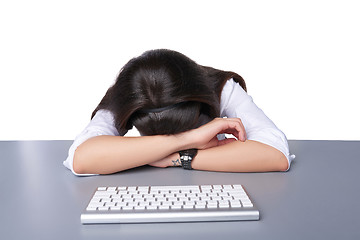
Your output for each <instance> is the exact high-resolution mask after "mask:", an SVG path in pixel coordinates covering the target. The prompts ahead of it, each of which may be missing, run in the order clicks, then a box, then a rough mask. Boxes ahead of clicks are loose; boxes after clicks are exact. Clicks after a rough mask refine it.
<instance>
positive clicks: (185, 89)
mask: <svg viewBox="0 0 360 240" xmlns="http://www.w3.org/2000/svg"><path fill="white" fill-rule="evenodd" d="M230 78H233V79H234V80H235V81H237V82H238V83H239V84H240V85H241V86H242V87H243V88H244V89H245V91H246V85H245V81H244V80H243V79H242V77H240V76H239V75H238V74H236V73H233V72H225V71H220V70H217V69H214V68H210V67H204V66H201V65H198V64H197V63H196V62H194V61H193V60H191V59H190V58H188V57H186V56H185V55H183V54H181V53H179V52H175V51H171V50H167V49H159V50H150V51H147V52H145V53H143V54H142V55H141V56H139V57H136V58H133V59H131V60H130V61H129V62H128V63H127V64H125V66H124V67H123V68H122V69H121V71H120V73H119V75H118V77H117V79H116V81H115V84H114V85H113V86H112V87H110V88H109V89H108V91H107V92H106V94H105V96H104V97H103V99H102V100H101V102H100V104H99V105H98V106H97V108H96V109H95V110H94V111H93V114H92V117H94V115H95V114H96V112H97V111H98V110H99V109H107V110H110V111H111V112H112V113H113V114H114V120H115V127H116V129H117V130H118V131H119V134H120V135H124V134H125V133H126V132H127V131H128V130H129V129H131V128H132V127H133V126H135V127H136V128H137V129H138V130H139V132H140V133H141V134H142V135H164V134H176V133H179V132H184V131H187V130H190V129H193V128H196V127H198V126H200V125H202V124H205V123H207V122H209V121H211V120H212V119H214V118H216V117H219V116H220V95H221V91H222V88H223V86H224V84H225V82H226V80H228V79H230Z"/></svg>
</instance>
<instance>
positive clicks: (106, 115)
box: [63, 109, 119, 176]
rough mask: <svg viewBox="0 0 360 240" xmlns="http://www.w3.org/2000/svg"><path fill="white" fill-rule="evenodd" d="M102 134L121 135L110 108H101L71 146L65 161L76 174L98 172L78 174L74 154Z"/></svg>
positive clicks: (65, 164)
mask: <svg viewBox="0 0 360 240" xmlns="http://www.w3.org/2000/svg"><path fill="white" fill-rule="evenodd" d="M100 135H111V136H119V132H118V131H117V129H116V128H115V124H114V116H113V114H112V113H111V112H110V111H108V110H103V109H100V110H99V111H97V112H96V114H95V116H94V117H93V118H92V119H91V121H90V123H89V124H88V125H87V126H86V128H85V129H84V130H83V131H82V132H81V133H80V134H79V135H77V136H76V138H75V140H74V142H73V144H72V145H71V146H70V148H69V153H68V157H67V159H66V160H65V161H64V162H63V164H64V166H65V167H67V168H68V169H70V170H71V171H72V173H73V174H75V175H76V176H92V175H98V174H78V173H76V172H75V171H74V168H73V162H74V154H75V150H76V149H77V147H78V146H79V145H80V144H82V143H83V142H85V141H86V140H88V139H90V138H92V137H95V136H100Z"/></svg>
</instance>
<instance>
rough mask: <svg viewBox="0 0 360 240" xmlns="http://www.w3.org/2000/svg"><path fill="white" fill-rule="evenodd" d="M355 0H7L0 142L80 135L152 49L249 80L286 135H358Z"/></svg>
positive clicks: (0, 20) (1, 22)
mask: <svg viewBox="0 0 360 240" xmlns="http://www.w3.org/2000/svg"><path fill="white" fill-rule="evenodd" d="M359 6H360V4H359V3H358V1H355V0H354V1H349V0H339V1H331V0H328V1H318V0H305V1H304V0H302V1H286V0H284V1H279V0H273V1H266V0H264V1H256V0H252V1H239V0H237V1H210V0H206V1H201V0H196V1H195V0H190V1H187V0H181V1H156V0H152V1H136V0H132V1H119V0H117V1H110V0H106V1H104V0H98V1H91V0H84V1H77V0H62V1H50V0H44V1H39V0H32V1H26V0H23V1H18V0H11V1H0V107H1V113H0V114H1V115H0V140H27V139H73V138H74V137H75V135H77V134H78V133H79V132H80V131H81V130H82V129H83V128H84V127H85V125H86V124H87V123H88V121H89V119H90V114H91V112H92V110H93V109H94V108H95V107H96V105H97V104H98V103H99V101H100V100H101V98H102V97H103V95H104V94H105V91H106V90H107V88H108V87H109V86H110V85H111V84H112V83H113V82H114V79H115V77H116V75H117V73H118V72H119V70H120V68H121V67H122V66H123V65H124V64H125V63H126V62H127V61H128V60H129V59H130V58H132V57H134V56H137V55H140V54H141V53H142V52H144V51H146V50H149V49H155V48H169V49H173V50H177V51H180V52H182V53H184V54H185V55H187V56H189V57H190V58H192V59H194V60H195V61H197V62H198V63H199V64H202V65H209V66H212V67H216V68H220V69H223V70H231V71H235V72H237V73H239V74H240V75H242V76H243V77H244V79H245V80H246V82H247V85H248V93H249V94H250V95H251V96H252V97H253V99H254V101H255V103H256V104H257V105H258V106H259V107H260V108H262V109H263V110H264V112H265V113H266V114H267V115H268V116H269V117H270V118H271V119H272V120H273V121H274V122H275V123H276V124H277V126H278V127H279V128H280V129H281V130H283V131H284V132H285V134H286V135H287V137H288V138H289V139H329V140H331V139H342V140H360V128H359V127H358V124H359V122H360V115H359V114H358V113H357V110H356V109H357V105H358V104H359V103H360V95H359V94H358V92H359V90H358V88H359V86H360V84H359V80H360V71H359V69H360V68H359V67H360V46H359V45H360V44H359V43H360V30H359V29H360V14H359V12H360V7H359Z"/></svg>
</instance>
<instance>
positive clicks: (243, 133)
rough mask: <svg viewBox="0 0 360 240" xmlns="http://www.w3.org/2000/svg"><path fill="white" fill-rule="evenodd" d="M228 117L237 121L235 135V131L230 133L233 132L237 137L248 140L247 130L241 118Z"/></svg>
mask: <svg viewBox="0 0 360 240" xmlns="http://www.w3.org/2000/svg"><path fill="white" fill-rule="evenodd" d="M227 119H228V120H229V121H232V122H234V123H235V129H236V131H237V133H236V134H235V135H234V133H230V134H233V135H234V136H235V137H236V138H237V139H239V140H240V141H242V142H244V141H245V140H246V131H245V127H244V125H243V123H242V121H241V119H240V118H227Z"/></svg>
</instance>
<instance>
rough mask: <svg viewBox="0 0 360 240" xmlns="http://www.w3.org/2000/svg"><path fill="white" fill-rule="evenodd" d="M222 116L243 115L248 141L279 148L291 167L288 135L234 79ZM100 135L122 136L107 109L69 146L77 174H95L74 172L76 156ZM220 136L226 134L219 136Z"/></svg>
mask: <svg viewBox="0 0 360 240" xmlns="http://www.w3.org/2000/svg"><path fill="white" fill-rule="evenodd" d="M220 116H221V117H229V118H230V117H231V118H233V117H236V118H240V119H241V121H242V123H243V125H244V127H245V131H246V137H247V140H254V141H258V142H261V143H264V144H267V145H269V146H272V147H274V148H276V149H278V150H279V151H281V152H282V153H283V154H284V155H285V156H286V158H287V159H288V162H289V168H290V164H291V161H292V160H293V159H294V158H295V155H290V152H289V145H288V142H287V138H286V136H285V134H284V133H283V132H282V131H281V130H280V129H278V128H277V127H276V125H275V124H274V123H273V122H272V121H271V120H270V119H269V118H268V117H267V116H266V115H265V113H264V112H263V111H262V110H261V109H260V108H258V107H257V106H256V104H255V103H254V102H253V99H252V97H251V96H249V95H248V94H247V93H246V92H245V91H244V89H243V88H242V87H241V86H240V85H239V84H238V83H236V82H235V81H234V80H233V79H230V80H228V81H227V82H226V84H225V86H224V88H223V90H222V92H221V100H220ZM99 135H112V136H119V132H118V131H117V130H116V128H115V124H114V116H113V114H112V113H111V112H110V111H108V110H104V109H101V110H99V111H97V113H96V114H95V116H94V117H93V118H92V120H91V121H90V123H89V124H88V125H87V126H86V128H85V129H84V130H83V131H82V132H81V133H80V134H79V135H78V136H77V137H76V138H75V140H74V142H73V144H72V145H71V147H70V149H69V155H68V157H67V159H66V160H65V161H64V165H65V167H67V168H68V169H70V170H71V171H72V172H73V173H74V174H75V175H77V176H90V175H96V174H77V173H76V172H74V169H73V159H74V153H75V150H76V148H77V147H78V146H79V145H80V144H81V143H83V142H85V141H86V140H88V139H89V138H92V137H95V136H99ZM218 138H219V139H221V138H223V137H222V136H218ZM289 168H288V169H289Z"/></svg>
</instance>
